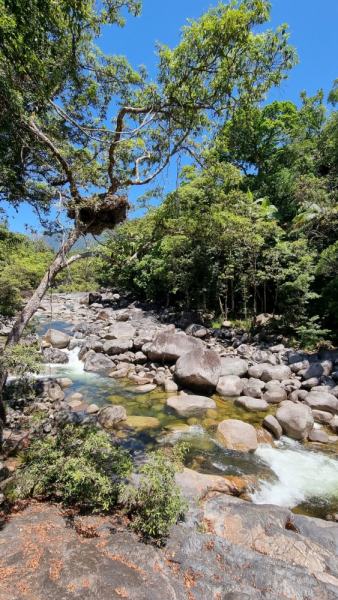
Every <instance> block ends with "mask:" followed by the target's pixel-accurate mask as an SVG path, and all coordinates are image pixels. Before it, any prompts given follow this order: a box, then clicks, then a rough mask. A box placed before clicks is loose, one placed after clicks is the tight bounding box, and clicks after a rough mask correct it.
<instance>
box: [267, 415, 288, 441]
mask: <svg viewBox="0 0 338 600" xmlns="http://www.w3.org/2000/svg"><path fill="white" fill-rule="evenodd" d="M263 427H265V428H266V429H268V430H269V431H271V433H272V434H273V435H274V437H275V438H276V440H279V439H280V438H281V437H282V435H283V429H282V428H281V426H280V424H279V423H278V421H277V419H276V417H274V416H273V415H267V416H266V417H264V421H263Z"/></svg>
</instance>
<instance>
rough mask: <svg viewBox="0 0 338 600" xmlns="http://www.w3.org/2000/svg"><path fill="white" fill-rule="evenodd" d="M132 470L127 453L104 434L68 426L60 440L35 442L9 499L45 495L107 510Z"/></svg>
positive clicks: (23, 462) (24, 461)
mask: <svg viewBox="0 0 338 600" xmlns="http://www.w3.org/2000/svg"><path fill="white" fill-rule="evenodd" d="M131 470H132V463H131V461H130V459H129V456H128V453H127V452H126V451H124V450H121V449H116V448H114V447H112V445H111V443H110V441H109V437H108V435H107V434H106V433H105V432H103V431H98V430H97V429H96V428H94V427H88V426H87V427H79V428H76V427H74V426H73V425H68V426H67V427H65V428H64V429H63V430H59V432H58V434H57V436H56V437H50V436H47V437H45V438H43V439H40V440H36V441H34V442H33V443H32V445H31V447H30V448H29V449H28V450H27V451H26V452H25V454H24V455H23V456H22V468H21V469H20V470H19V472H18V474H17V476H16V478H15V480H14V482H13V483H12V485H11V489H10V490H8V491H7V496H8V498H9V500H10V501H15V500H16V499H17V498H21V499H24V498H28V497H37V496H45V497H51V498H55V499H57V500H59V501H61V502H62V503H63V504H64V505H74V504H75V505H78V506H80V507H84V506H86V507H91V508H92V509H93V510H99V509H104V510H108V509H109V508H110V507H111V505H112V504H114V503H115V502H116V500H117V497H118V493H119V489H120V481H121V478H122V477H125V476H127V475H129V474H130V473H131Z"/></svg>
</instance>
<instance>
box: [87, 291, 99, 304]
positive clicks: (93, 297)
mask: <svg viewBox="0 0 338 600" xmlns="http://www.w3.org/2000/svg"><path fill="white" fill-rule="evenodd" d="M101 300H102V294H100V293H99V292H89V296H88V304H89V306H91V305H92V304H99V303H100V302H101Z"/></svg>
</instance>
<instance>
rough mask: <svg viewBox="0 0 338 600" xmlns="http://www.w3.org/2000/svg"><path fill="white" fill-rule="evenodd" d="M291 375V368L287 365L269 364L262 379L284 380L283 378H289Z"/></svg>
mask: <svg viewBox="0 0 338 600" xmlns="http://www.w3.org/2000/svg"><path fill="white" fill-rule="evenodd" d="M290 377H291V369H290V367H288V366H287V365H269V366H268V367H266V368H265V369H264V371H263V372H262V375H261V379H262V381H265V382H267V381H272V380H273V379H276V380H278V381H283V379H289V378H290Z"/></svg>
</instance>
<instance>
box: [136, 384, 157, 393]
mask: <svg viewBox="0 0 338 600" xmlns="http://www.w3.org/2000/svg"><path fill="white" fill-rule="evenodd" d="M156 387H157V386H156V385H155V384H152V383H146V384H145V385H139V386H138V387H137V388H136V389H135V390H134V391H135V392H136V393H137V394H149V393H150V392H153V391H154V390H156Z"/></svg>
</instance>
